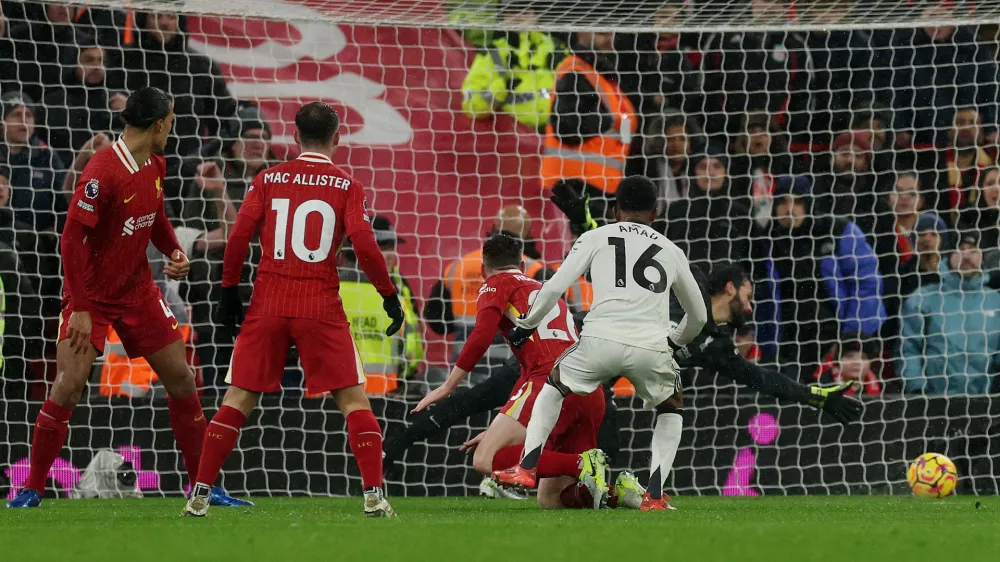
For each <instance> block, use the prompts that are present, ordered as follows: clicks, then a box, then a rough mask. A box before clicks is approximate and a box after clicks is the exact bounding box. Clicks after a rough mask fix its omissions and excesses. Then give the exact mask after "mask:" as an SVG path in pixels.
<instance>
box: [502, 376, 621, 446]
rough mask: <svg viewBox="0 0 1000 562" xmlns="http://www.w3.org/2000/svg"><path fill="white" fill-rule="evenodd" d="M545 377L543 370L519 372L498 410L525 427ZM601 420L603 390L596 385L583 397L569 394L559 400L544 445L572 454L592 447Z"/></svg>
mask: <svg viewBox="0 0 1000 562" xmlns="http://www.w3.org/2000/svg"><path fill="white" fill-rule="evenodd" d="M547 378H548V374H547V373H546V374H545V375H532V376H530V377H526V376H524V375H522V376H521V378H520V379H518V380H517V383H516V384H515V385H514V394H513V395H512V396H511V397H510V400H508V401H507V404H506V405H505V406H504V407H503V408H502V409H501V410H500V411H501V412H502V413H504V414H506V415H508V416H510V417H512V418H514V419H515V420H517V421H518V422H520V423H521V425H523V426H525V427H528V420H530V419H531V411H532V409H533V408H534V406H535V399H537V398H538V393H540V392H541V391H542V386H544V385H545V380H546V379H547ZM603 419H604V391H603V390H601V389H600V388H598V389H597V390H595V391H594V392H591V393H590V394H588V395H586V396H580V395H579V394H570V395H569V396H567V397H566V398H565V399H563V406H562V412H561V413H560V414H559V420H558V421H556V426H555V428H553V430H552V433H551V434H550V435H549V441H548V443H547V444H546V445H545V448H546V449H552V450H553V451H558V452H560V453H575V454H579V453H582V452H584V451H588V450H590V449H593V448H595V447H597V433H598V431H599V430H600V428H601V420H603Z"/></svg>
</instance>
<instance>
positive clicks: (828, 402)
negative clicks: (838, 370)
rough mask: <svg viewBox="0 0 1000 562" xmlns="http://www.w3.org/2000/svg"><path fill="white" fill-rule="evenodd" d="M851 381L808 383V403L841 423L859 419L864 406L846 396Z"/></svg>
mask: <svg viewBox="0 0 1000 562" xmlns="http://www.w3.org/2000/svg"><path fill="white" fill-rule="evenodd" d="M850 389H851V383H849V382H845V383H839V384H813V385H809V405H810V406H812V407H813V408H816V409H817V410H823V411H824V412H826V413H828V414H830V415H831V416H833V417H834V419H836V420H837V421H838V422H840V423H841V424H843V425H850V424H851V423H852V422H856V421H858V420H860V419H861V415H862V414H864V412H865V406H864V404H862V403H861V401H860V400H858V399H856V398H851V397H850V396H847V395H846V394H847V391H848V390H850Z"/></svg>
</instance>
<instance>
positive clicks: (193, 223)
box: [181, 105, 276, 231]
mask: <svg viewBox="0 0 1000 562" xmlns="http://www.w3.org/2000/svg"><path fill="white" fill-rule="evenodd" d="M232 123H234V124H235V125H236V126H235V127H233V128H232V129H231V130H229V131H227V132H226V135H227V137H229V138H233V139H235V141H234V142H233V143H232V144H231V146H230V147H229V148H227V149H226V150H224V151H223V153H222V159H221V160H219V161H215V160H208V161H206V162H204V163H203V164H202V165H201V166H199V167H198V173H197V176H196V177H195V180H194V182H192V184H191V185H189V186H188V188H187V190H186V192H185V195H184V210H183V213H182V214H181V216H182V218H183V219H184V221H185V225H186V226H190V227H193V228H198V229H200V230H205V231H212V230H214V229H218V228H220V227H221V226H222V225H221V224H220V220H219V219H220V215H219V212H220V211H221V210H222V207H220V203H221V201H220V200H219V197H218V196H219V195H222V194H223V192H224V194H225V196H226V197H227V198H228V199H229V200H231V201H233V203H234V204H235V205H236V208H237V209H238V208H239V205H240V204H241V203H242V202H243V198H244V197H245V196H246V192H247V189H248V188H249V187H250V182H251V181H253V178H254V177H255V176H256V175H257V173H258V172H260V171H261V170H263V169H265V168H267V167H269V166H271V165H272V163H273V162H275V161H276V158H275V156H274V154H273V153H272V152H271V126H270V125H268V123H267V120H266V119H265V118H264V116H263V114H261V112H260V109H258V108H257V107H256V106H254V105H245V106H243V107H242V108H240V110H239V111H238V112H237V119H236V120H235V121H233V122H232ZM216 186H222V187H216ZM206 196H209V197H206Z"/></svg>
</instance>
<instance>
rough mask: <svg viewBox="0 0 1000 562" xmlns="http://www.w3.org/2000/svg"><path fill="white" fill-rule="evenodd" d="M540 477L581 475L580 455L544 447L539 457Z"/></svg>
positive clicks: (538, 471) (575, 476)
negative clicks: (558, 451)
mask: <svg viewBox="0 0 1000 562" xmlns="http://www.w3.org/2000/svg"><path fill="white" fill-rule="evenodd" d="M536 474H537V475H538V478H555V477H556V476H572V477H573V478H577V477H578V476H580V455H574V454H572V453H557V452H556V451H553V450H551V449H543V450H542V455H541V456H540V457H539V458H538V470H537V472H536Z"/></svg>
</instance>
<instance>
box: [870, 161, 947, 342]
mask: <svg viewBox="0 0 1000 562" xmlns="http://www.w3.org/2000/svg"><path fill="white" fill-rule="evenodd" d="M875 211H876V216H877V217H878V219H877V220H876V223H875V231H874V233H873V237H874V244H873V247H874V249H875V254H876V255H877V256H878V262H879V271H881V272H882V283H883V295H884V302H885V308H886V313H887V319H886V322H885V324H883V325H882V331H881V335H882V337H883V338H886V339H890V340H891V339H892V338H895V337H896V335H897V334H898V326H899V323H898V319H897V316H898V313H899V309H900V306H902V299H905V298H906V297H907V296H908V295H909V294H910V293H912V292H913V291H914V290H916V289H917V287H919V286H920V285H921V284H922V283H921V276H922V275H924V276H930V277H928V278H927V279H925V281H927V282H930V281H931V280H932V278H933V279H936V276H937V271H938V267H937V265H938V262H939V259H940V258H939V257H937V256H938V255H939V254H938V253H939V250H940V248H941V246H942V245H943V244H942V237H944V238H946V237H947V236H946V234H947V231H948V226H947V224H946V223H945V221H944V220H943V219H942V218H941V217H939V216H938V215H936V214H934V213H932V212H926V211H925V210H924V197H923V195H922V194H921V189H920V180H919V178H918V177H917V175H916V174H914V173H912V172H911V173H904V174H901V175H899V177H898V179H897V180H896V185H895V187H894V188H893V190H892V191H891V192H890V193H889V194H888V195H887V196H886V197H885V198H884V199H883V200H880V201H879V202H878V205H877V206H876V207H875ZM922 272H923V274H922Z"/></svg>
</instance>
